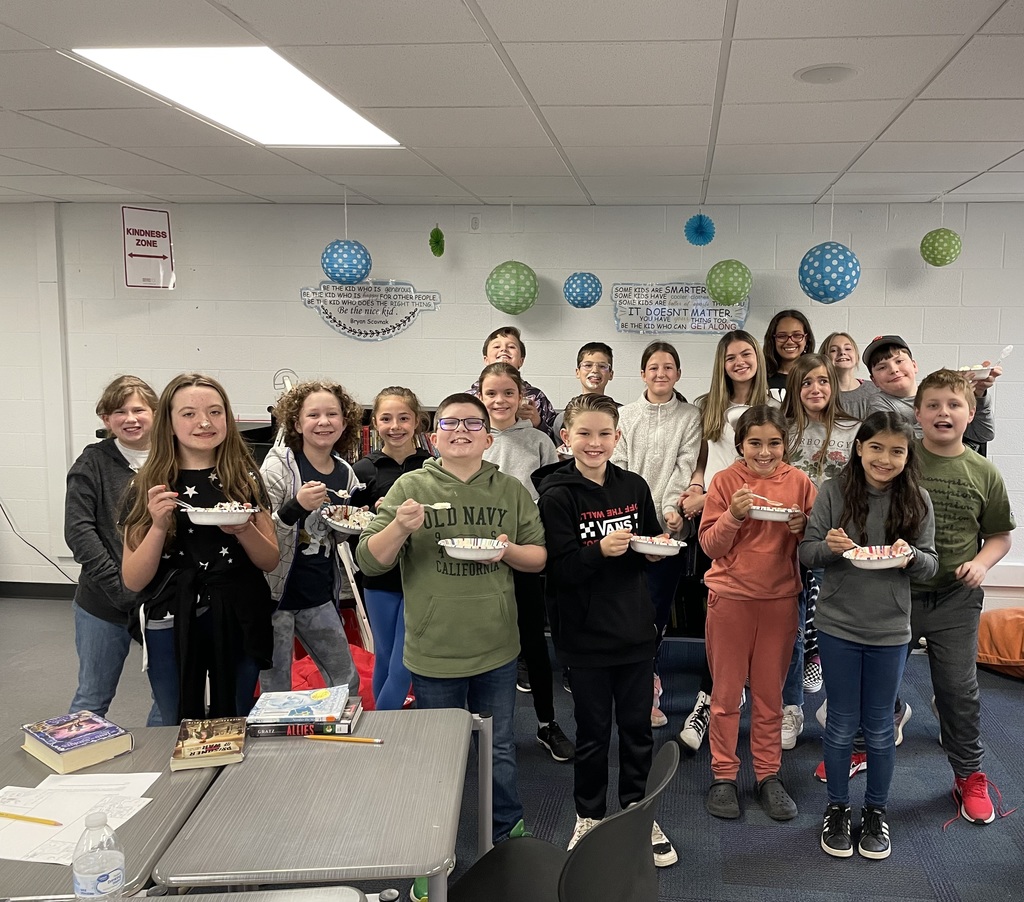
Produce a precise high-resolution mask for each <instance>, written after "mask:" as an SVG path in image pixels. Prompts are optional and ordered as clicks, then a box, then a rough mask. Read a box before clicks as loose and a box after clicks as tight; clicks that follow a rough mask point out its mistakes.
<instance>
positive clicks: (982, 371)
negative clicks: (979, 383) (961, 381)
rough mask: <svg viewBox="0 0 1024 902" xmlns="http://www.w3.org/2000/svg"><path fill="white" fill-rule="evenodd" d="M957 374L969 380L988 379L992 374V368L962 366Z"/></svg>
mask: <svg viewBox="0 0 1024 902" xmlns="http://www.w3.org/2000/svg"><path fill="white" fill-rule="evenodd" d="M957 372H958V373H959V374H960V375H961V376H966V377H967V378H968V379H987V378H988V374H989V373H991V372H992V367H990V366H962V367H960V368H959V369H957Z"/></svg>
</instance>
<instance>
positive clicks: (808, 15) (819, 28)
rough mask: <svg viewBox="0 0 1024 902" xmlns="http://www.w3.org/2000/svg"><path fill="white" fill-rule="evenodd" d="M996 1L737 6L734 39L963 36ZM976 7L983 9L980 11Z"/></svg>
mask: <svg viewBox="0 0 1024 902" xmlns="http://www.w3.org/2000/svg"><path fill="white" fill-rule="evenodd" d="M986 6H988V7H989V11H991V10H992V9H995V8H996V6H998V2H995V0H984V2H978V0H975V2H974V3H964V2H962V0H899V2H898V3H893V2H892V0H858V2H857V3H850V2H849V0H816V2H815V3H814V5H813V7H808V5H807V2H806V0H772V2H771V3H740V4H739V6H738V9H737V14H736V31H735V36H736V37H737V38H739V39H743V38H831V37H834V36H835V35H837V34H842V35H849V36H851V37H857V36H859V35H880V36H884V35H928V34H966V33H968V32H969V31H970V30H972V29H973V27H974V25H975V24H976V22H977V20H978V17H979V15H981V14H982V13H983V11H984V8H985V7H986ZM979 7H980V8H981V9H979Z"/></svg>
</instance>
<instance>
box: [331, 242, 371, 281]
mask: <svg viewBox="0 0 1024 902" xmlns="http://www.w3.org/2000/svg"><path fill="white" fill-rule="evenodd" d="M320 265H321V266H322V267H323V270H324V273H326V275H327V278H328V279H330V280H331V281H332V282H340V283H341V284H342V285H355V284H356V283H357V282H362V281H363V279H365V278H366V277H367V276H368V275H369V274H370V267H371V266H373V260H371V259H370V252H369V251H368V250H367V249H366V248H365V247H363V245H361V244H360V243H359V242H358V241H350V240H349V239H348V238H344V239H342V238H339V239H338V240H337V241H332V242H331V243H330V244H328V245H327V247H325V248H324V252H323V253H322V254H321V255H320Z"/></svg>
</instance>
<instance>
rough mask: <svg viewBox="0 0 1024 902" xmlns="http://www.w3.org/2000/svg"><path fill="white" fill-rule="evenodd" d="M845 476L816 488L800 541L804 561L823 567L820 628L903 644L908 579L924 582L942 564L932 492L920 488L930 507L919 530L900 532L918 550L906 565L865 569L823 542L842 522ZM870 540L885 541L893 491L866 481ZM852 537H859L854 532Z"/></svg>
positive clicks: (847, 637)
mask: <svg viewBox="0 0 1024 902" xmlns="http://www.w3.org/2000/svg"><path fill="white" fill-rule="evenodd" d="M842 482H843V480H842V479H827V480H826V481H825V482H824V483H823V484H822V486H821V489H820V491H819V492H818V497H817V500H815V502H814V507H813V509H812V510H811V517H810V520H809V521H808V523H807V529H806V531H805V532H804V538H803V541H802V542H801V543H800V562H801V563H802V564H803V565H804V566H805V567H808V568H810V569H812V570H814V569H818V568H822V567H823V568H824V569H825V578H824V580H823V582H822V585H821V592H820V594H819V595H818V606H817V609H816V610H815V612H814V623H815V625H816V626H817V628H818V629H819V630H821V631H823V632H825V633H828V635H830V636H835V637H837V638H839V639H845V640H847V641H848V642H859V643H861V644H863V645H905V644H906V643H908V642H909V641H910V581H911V580H914V581H915V582H923V581H925V580H928V579H930V578H931V577H932V576H934V575H935V573H936V572H937V571H938V569H939V559H938V556H937V555H936V553H935V514H934V512H933V511H932V502H931V498H930V497H929V496H928V493H927V492H926V491H925V490H924V489H921V497H923V498H924V500H925V504H926V506H927V513H926V514H925V517H924V520H923V521H922V523H921V531H920V533H919V534H918V535H917V536H916V537H915V536H897V537H896V538H900V539H903V540H904V541H905V542H907V543H908V544H909V545H910V546H911V548H913V549H914V551H915V552H916V554H915V556H914V560H913V561H912V562H911V564H910V565H909V566H908V567H906V568H904V569H902V570H898V569H897V570H862V569H860V568H858V567H854V566H853V564H851V563H850V562H849V561H848V560H846V559H845V558H844V557H843V556H842V555H839V554H835V553H834V552H832V551H830V550H829V547H828V545H826V544H825V535H826V533H828V531H829V530H830V529H835V528H837V527H838V526H839V520H840V518H841V517H842V514H843V507H844V505H843V496H842V491H843V490H842ZM867 492H868V516H867V522H866V524H865V525H866V529H867V537H868V541H867V544H869V545H887V544H889V543H888V542H887V541H886V537H885V519H886V517H887V516H888V515H889V503H890V500H891V493H890V492H882V491H878V490H877V489H873V488H871V487H870V486H869V487H868V490H867ZM850 538H852V539H854V541H856V540H857V537H856V536H850Z"/></svg>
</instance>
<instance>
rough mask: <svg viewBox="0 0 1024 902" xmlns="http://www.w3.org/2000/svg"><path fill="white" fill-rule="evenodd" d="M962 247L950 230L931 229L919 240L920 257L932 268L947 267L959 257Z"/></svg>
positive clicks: (954, 233) (956, 236) (957, 236)
mask: <svg viewBox="0 0 1024 902" xmlns="http://www.w3.org/2000/svg"><path fill="white" fill-rule="evenodd" d="M963 246H964V245H963V242H962V241H961V240H960V236H959V235H958V234H957V233H956V232H954V231H953V230H952V229H932V230H931V231H930V232H929V233H928V234H927V235H925V236H924V238H922V239H921V256H922V257H923V258H924V262H925V263H930V264H931V265H932V266H949V264H950V263H952V262H953V261H954V260H955V259H956V258H957V257H959V256H960V251H961V250H963Z"/></svg>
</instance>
